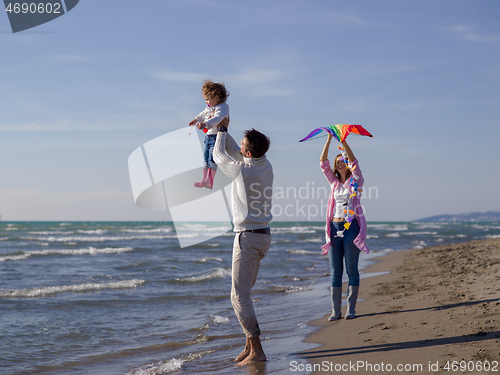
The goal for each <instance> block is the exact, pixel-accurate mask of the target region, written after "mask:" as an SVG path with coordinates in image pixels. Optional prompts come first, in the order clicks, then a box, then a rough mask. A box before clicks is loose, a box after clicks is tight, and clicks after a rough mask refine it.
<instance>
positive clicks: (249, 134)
mask: <svg viewBox="0 0 500 375" xmlns="http://www.w3.org/2000/svg"><path fill="white" fill-rule="evenodd" d="M245 137H246V139H248V151H250V152H251V153H252V157H253V158H261V157H263V156H264V155H265V154H266V152H267V150H269V146H270V145H271V140H270V139H269V138H268V137H266V136H265V135H264V134H262V133H261V132H259V131H257V130H255V129H253V128H252V130H246V131H245Z"/></svg>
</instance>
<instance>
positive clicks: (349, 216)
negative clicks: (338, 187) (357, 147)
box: [336, 144, 362, 237]
mask: <svg viewBox="0 0 500 375" xmlns="http://www.w3.org/2000/svg"><path fill="white" fill-rule="evenodd" d="M338 149H339V150H340V152H341V154H342V156H341V160H342V161H343V162H344V163H346V165H347V169H349V170H350V171H351V177H350V178H349V187H350V189H349V190H350V191H349V193H350V194H349V200H348V201H347V207H346V209H345V210H344V212H345V214H346V216H345V223H344V229H342V230H339V231H337V235H336V237H344V232H345V230H346V229H347V230H349V227H350V226H351V223H352V221H353V220H354V215H355V212H354V211H352V210H351V207H352V202H353V200H354V197H355V196H357V195H358V192H359V193H361V192H362V190H361V189H359V188H358V183H357V182H356V180H357V179H358V178H359V177H358V176H357V175H355V174H354V173H353V171H354V169H355V168H356V166H353V164H352V163H351V162H350V161H349V157H348V156H347V153H346V151H345V147H344V146H343V145H342V144H340V146H338Z"/></svg>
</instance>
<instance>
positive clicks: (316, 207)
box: [248, 181, 379, 221]
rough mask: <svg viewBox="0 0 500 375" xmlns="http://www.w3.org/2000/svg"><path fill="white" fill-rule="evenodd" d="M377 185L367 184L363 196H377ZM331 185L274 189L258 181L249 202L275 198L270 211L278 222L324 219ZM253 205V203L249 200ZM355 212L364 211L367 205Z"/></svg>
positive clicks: (252, 189) (251, 190) (368, 197)
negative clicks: (262, 197) (259, 183)
mask: <svg viewBox="0 0 500 375" xmlns="http://www.w3.org/2000/svg"><path fill="white" fill-rule="evenodd" d="M378 194H379V191H378V188H377V187H365V188H364V189H363V192H361V193H360V196H359V197H360V199H361V200H365V199H378ZM329 195H330V186H328V185H327V184H326V183H325V184H316V182H315V181H305V183H304V184H303V185H301V186H285V187H283V186H275V187H273V189H272V192H271V190H270V189H268V188H267V189H260V188H259V186H258V184H252V185H251V186H250V193H249V194H248V197H249V201H250V202H251V201H252V199H260V198H261V196H264V197H265V198H271V199H272V206H271V207H270V212H271V214H272V215H273V220H277V221H289V220H296V221H321V220H324V218H325V217H326V212H327V209H328V198H329ZM250 207H252V203H250ZM361 208H362V210H360V212H356V214H357V215H363V214H365V208H364V207H363V205H361Z"/></svg>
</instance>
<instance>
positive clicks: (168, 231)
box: [121, 227, 172, 233]
mask: <svg viewBox="0 0 500 375" xmlns="http://www.w3.org/2000/svg"><path fill="white" fill-rule="evenodd" d="M121 232H125V233H172V228H168V227H167V228H154V229H122V230H121Z"/></svg>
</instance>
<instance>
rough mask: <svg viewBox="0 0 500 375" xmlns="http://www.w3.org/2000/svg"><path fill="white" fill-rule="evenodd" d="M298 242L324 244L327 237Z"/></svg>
mask: <svg viewBox="0 0 500 375" xmlns="http://www.w3.org/2000/svg"><path fill="white" fill-rule="evenodd" d="M298 242H312V243H323V242H325V237H324V236H323V237H314V238H307V239H305V240H300V241H298Z"/></svg>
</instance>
